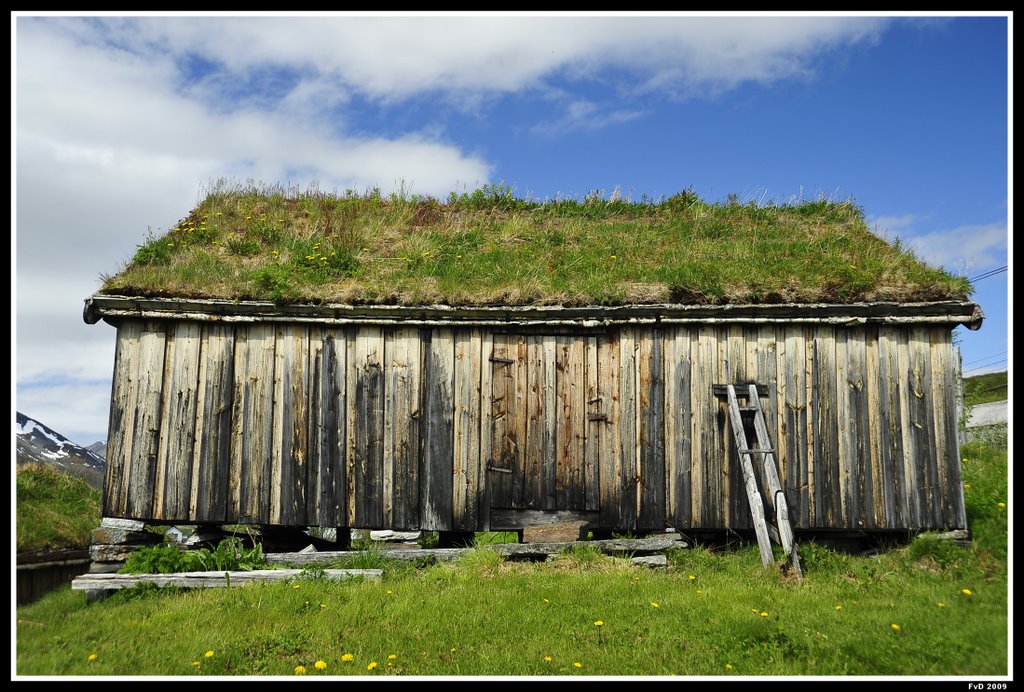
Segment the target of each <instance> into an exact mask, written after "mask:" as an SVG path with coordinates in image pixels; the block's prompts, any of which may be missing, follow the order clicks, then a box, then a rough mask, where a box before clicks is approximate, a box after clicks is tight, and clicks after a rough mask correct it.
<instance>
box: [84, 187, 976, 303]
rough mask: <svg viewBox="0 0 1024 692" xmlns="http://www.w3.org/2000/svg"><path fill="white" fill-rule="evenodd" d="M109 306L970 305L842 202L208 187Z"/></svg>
mask: <svg viewBox="0 0 1024 692" xmlns="http://www.w3.org/2000/svg"><path fill="white" fill-rule="evenodd" d="M101 290H102V292H104V293H111V294H132V295H146V296H168V297H206V298H223V299H240V300H244V299H251V300H273V301H275V302H333V303H388V304H405V305H422V304H432V303H442V304H449V305H541V304H542V305H614V304H633V303H684V304H707V303H711V304H717V303H780V302H835V303H847V302H858V301H875V300H879V301H881V300H892V301H903V302H913V301H927V300H947V299H957V300H959V299H965V298H966V297H967V296H968V294H969V292H970V285H969V283H968V282H967V280H966V279H965V278H963V277H957V276H953V275H951V274H948V273H946V272H944V271H942V270H939V269H935V268H932V267H929V266H927V265H925V264H924V263H923V262H921V261H920V260H919V259H917V258H916V257H915V256H914V255H913V253H912V252H910V251H908V249H907V248H904V247H902V246H901V245H900V244H899V242H898V241H896V242H895V243H888V242H886V241H884V240H883V239H881V238H880V237H878V236H877V235H875V234H874V233H872V232H871V231H870V230H869V228H868V226H867V224H866V222H865V220H864V214H863V211H862V210H861V209H860V207H858V206H857V205H856V204H854V203H853V202H852V201H841V202H833V201H827V200H816V201H803V202H794V203H785V204H766V205H765V204H756V203H754V202H750V203H746V204H743V203H740V202H739V201H738V200H736V199H735V198H730V199H729V200H727V201H726V202H721V203H709V202H706V201H703V200H701V199H700V198H699V197H698V196H697V195H695V194H694V193H693V192H692V191H688V190H687V191H683V192H681V193H678V194H676V195H673V196H671V197H668V198H664V199H659V200H651V199H647V198H643V199H642V200H640V201H629V200H624V199H622V198H620V197H617V196H612V197H609V198H605V197H602V196H601V195H599V194H597V193H592V194H590V195H587V196H586V197H585V198H583V199H582V200H574V199H556V200H531V199H521V198H517V197H515V196H514V195H513V193H512V190H511V188H509V187H508V186H506V185H489V186H485V187H482V188H480V189H478V190H475V191H473V192H472V193H462V194H455V193H453V194H451V195H450V196H449V197H448V198H447V200H445V201H444V202H442V201H440V200H437V199H434V198H432V197H421V196H418V195H406V194H404V193H396V194H392V195H388V196H384V195H382V194H381V193H380V192H379V191H378V190H373V191H370V192H368V193H365V194H360V193H356V192H353V191H351V190H348V191H345V192H344V193H341V194H334V193H326V192H323V191H321V190H319V189H318V188H316V187H313V188H311V189H309V190H306V191H300V190H298V189H285V188H281V187H272V186H260V185H256V184H247V185H232V184H228V183H224V182H221V183H218V184H216V185H214V186H213V187H212V189H211V191H210V192H209V194H208V195H207V196H206V197H205V199H203V200H202V201H201V202H200V203H199V205H198V206H197V207H196V208H195V209H194V210H193V211H192V212H191V213H190V214H189V215H188V216H187V217H186V218H185V219H182V220H181V221H180V222H178V223H177V224H176V225H175V226H173V227H172V228H171V229H169V230H168V231H167V232H166V233H164V234H163V235H160V236H152V237H150V238H147V240H146V241H145V242H144V243H143V244H141V245H140V246H139V247H138V249H137V251H136V252H135V255H134V257H133V258H132V259H131V261H130V262H129V263H128V264H127V266H125V267H124V268H123V269H122V270H121V271H119V272H118V273H116V274H115V275H113V276H109V277H107V278H106V279H105V280H104V283H103V287H102V289H101Z"/></svg>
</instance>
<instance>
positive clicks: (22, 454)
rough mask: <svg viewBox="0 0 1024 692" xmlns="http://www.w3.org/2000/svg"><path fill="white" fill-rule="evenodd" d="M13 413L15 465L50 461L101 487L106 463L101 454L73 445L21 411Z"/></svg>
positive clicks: (55, 465)
mask: <svg viewBox="0 0 1024 692" xmlns="http://www.w3.org/2000/svg"><path fill="white" fill-rule="evenodd" d="M16 416H17V418H16V420H15V424H14V433H15V436H16V438H17V445H16V447H17V456H16V463H17V465H18V466H23V465H25V464H45V465H51V466H54V467H55V468H57V469H59V470H60V471H64V472H65V473H68V474H70V475H72V476H75V477H76V478H81V479H82V480H83V481H85V482H86V483H88V484H89V485H90V486H92V487H93V488H102V487H103V476H104V473H105V472H106V465H107V464H106V460H105V459H104V458H103V457H102V456H101V455H99V454H97V453H96V452H94V451H91V450H90V449H87V448H85V447H82V446H80V445H76V444H75V443H74V442H72V441H70V440H69V439H67V438H66V437H64V436H63V435H61V434H60V433H58V432H55V431H54V430H53V429H52V428H49V427H48V426H46V425H44V424H42V423H40V422H39V421H37V420H34V419H32V418H29V417H28V416H26V415H25V414H23V413H21V412H16ZM97 444H98V443H97ZM93 446H95V445H93ZM104 451H105V450H104Z"/></svg>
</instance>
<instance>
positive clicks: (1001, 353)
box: [964, 351, 1006, 365]
mask: <svg viewBox="0 0 1024 692" xmlns="http://www.w3.org/2000/svg"><path fill="white" fill-rule="evenodd" d="M1005 355H1006V351H1000V352H999V353H993V354H992V355H989V356H983V357H981V358H975V359H974V360H969V361H967V362H966V363H964V365H971V364H972V363H980V362H981V361H983V360H988V359H989V358H995V357H996V356H1005Z"/></svg>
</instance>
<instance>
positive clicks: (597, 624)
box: [594, 620, 604, 627]
mask: <svg viewBox="0 0 1024 692" xmlns="http://www.w3.org/2000/svg"><path fill="white" fill-rule="evenodd" d="M594 625H595V626H597V627H604V620H594Z"/></svg>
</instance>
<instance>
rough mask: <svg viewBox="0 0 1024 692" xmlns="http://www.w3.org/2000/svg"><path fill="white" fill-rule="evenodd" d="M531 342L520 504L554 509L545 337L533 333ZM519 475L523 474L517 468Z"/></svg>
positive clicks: (529, 347)
mask: <svg viewBox="0 0 1024 692" xmlns="http://www.w3.org/2000/svg"><path fill="white" fill-rule="evenodd" d="M526 342H527V360H526V363H527V368H526V369H527V375H526V379H527V392H528V394H527V399H526V418H527V422H526V447H525V449H524V450H523V452H524V454H523V468H522V470H521V478H522V480H521V481H520V483H521V488H522V493H523V496H522V500H520V501H519V502H518V503H517V506H519V507H524V508H528V509H554V501H555V498H554V469H547V468H545V466H544V461H545V459H544V436H545V434H546V430H547V425H546V420H545V417H546V413H547V412H546V411H545V410H544V404H545V400H546V396H545V386H546V382H547V380H546V377H545V370H546V369H547V367H546V364H545V354H544V337H543V336H537V335H532V336H528V337H527V338H526ZM516 475H517V476H520V473H519V470H518V469H517V474H516ZM547 478H551V481H552V482H551V487H550V490H551V492H552V496H551V501H550V503H549V502H548V501H547V500H546V492H547V490H548V488H547V486H546V485H545V483H544V481H545V480H547Z"/></svg>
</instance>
